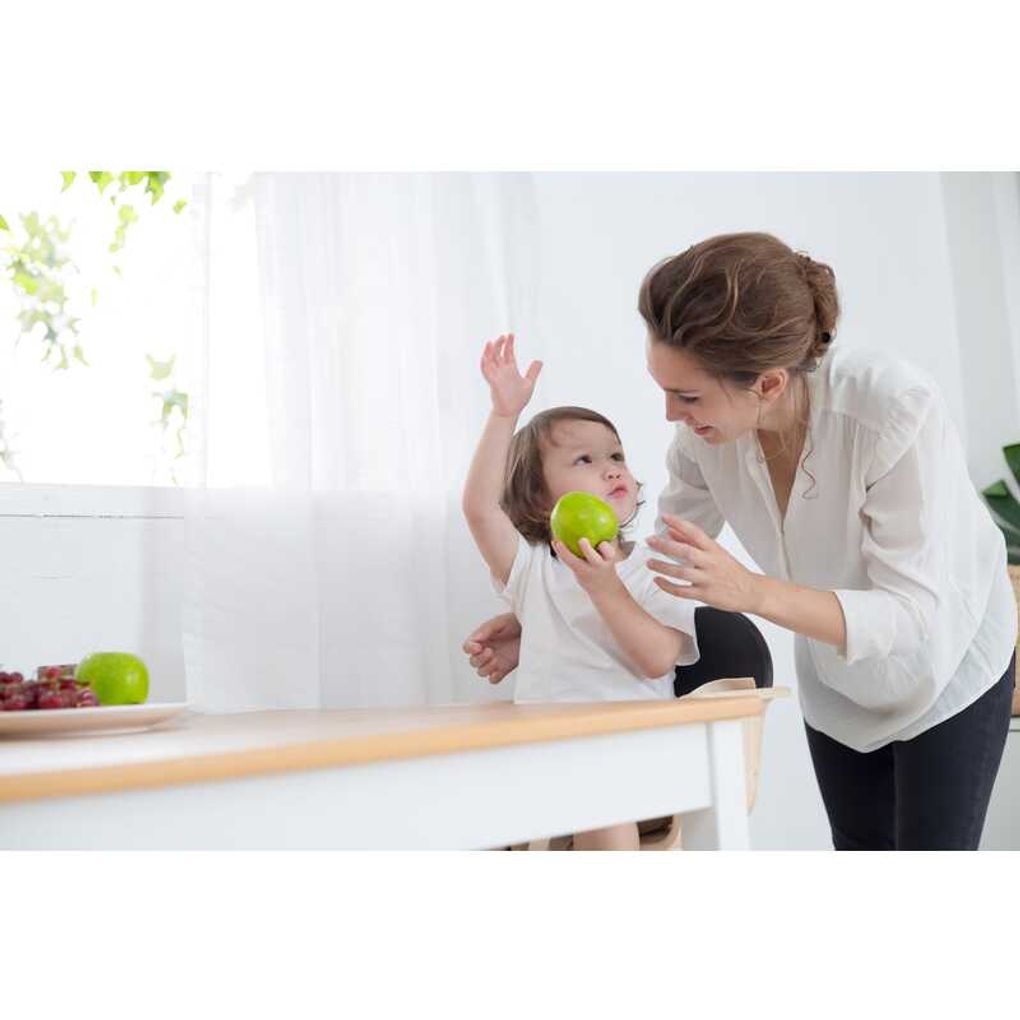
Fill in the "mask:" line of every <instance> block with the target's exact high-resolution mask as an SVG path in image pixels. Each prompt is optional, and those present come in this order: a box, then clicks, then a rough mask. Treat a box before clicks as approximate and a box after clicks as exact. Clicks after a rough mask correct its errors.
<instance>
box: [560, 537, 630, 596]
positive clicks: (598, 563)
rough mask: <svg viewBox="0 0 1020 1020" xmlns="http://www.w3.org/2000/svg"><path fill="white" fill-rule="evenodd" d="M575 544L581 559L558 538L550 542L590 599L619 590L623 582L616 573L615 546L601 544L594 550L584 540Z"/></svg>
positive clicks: (616, 553)
mask: <svg viewBox="0 0 1020 1020" xmlns="http://www.w3.org/2000/svg"><path fill="white" fill-rule="evenodd" d="M577 544H578V545H579V546H580V548H581V552H582V553H583V554H584V555H583V557H581V556H575V555H574V554H573V553H572V552H571V551H570V550H569V549H568V548H567V547H566V546H565V545H564V544H563V543H562V542H561V541H560V540H559V539H558V538H554V539H553V542H552V547H553V549H555V550H556V555H557V556H558V557H559V559H560V560H561V562H562V563H563V564H565V565H566V566H568V567H569V568H570V569H571V570H572V571H573V573H574V577H576V578H577V583H578V584H579V585H580V586H581V587H582V588H583V589H584V590H585V591H586V592H587V593H588V594H589V595H590V596H592V597H595V596H597V595H599V594H602V593H605V592H608V591H612V590H614V589H616V588H619V587H620V586H621V584H622V583H623V582H622V581H621V580H620V575H619V574H617V572H616V561H617V559H618V558H619V553H618V551H617V548H616V546H615V545H612V544H611V543H610V542H601V543H600V544H599V547H598V548H597V549H594V548H592V544H591V542H589V541H588V539H586V538H582V539H581V540H580V541H579V542H578V543H577Z"/></svg>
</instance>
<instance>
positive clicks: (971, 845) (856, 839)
mask: <svg viewBox="0 0 1020 1020" xmlns="http://www.w3.org/2000/svg"><path fill="white" fill-rule="evenodd" d="M1015 676H1016V654H1015V653H1014V655H1013V658H1012V660H1011V661H1010V664H1009V667H1008V668H1007V670H1006V672H1005V673H1004V674H1003V676H1002V679H1001V680H999V681H998V682H997V683H996V684H995V686H994V687H992V688H991V689H990V690H988V691H986V692H985V693H984V694H982V695H981V697H980V698H978V699H977V701H975V702H974V703H973V704H971V705H969V706H968V707H967V708H965V709H964V710H963V711H962V712H958V713H957V714H956V715H954V716H951V717H950V718H948V719H946V720H945V721H944V722H941V723H939V724H938V725H937V726H933V727H932V728H931V729H930V730H926V731H925V732H924V733H920V734H918V735H917V736H916V737H914V738H913V739H911V740H896V741H893V742H892V743H891V744H886V745H885V747H880V748H878V749H877V750H875V751H869V752H867V753H865V754H862V753H861V752H859V751H852V750H851V749H850V748H849V747H846V746H845V745H843V744H840V743H839V742H838V741H835V740H833V739H832V738H831V737H827V736H826V735H825V734H823V733H819V732H818V731H817V730H814V729H812V728H811V727H810V726H807V736H808V747H809V748H810V751H811V760H812V762H813V763H814V768H815V775H816V777H817V778H818V786H819V789H820V790H821V793H822V800H823V801H824V803H825V811H826V813H827V814H828V816H829V825H830V826H831V827H832V845H833V846H834V847H835V848H836V849H837V850H976V849H977V848H978V843H980V841H981V830H982V828H983V827H984V824H985V813H986V811H987V810H988V801H989V799H990V798H991V795H992V786H993V785H994V783H995V776H996V774H997V773H998V771H999V762H1000V761H1001V760H1002V752H1003V748H1004V747H1005V745H1006V734H1007V732H1008V730H1009V718H1010V711H1011V704H1012V700H1013V686H1014V682H1015ZM805 725H806V724H805Z"/></svg>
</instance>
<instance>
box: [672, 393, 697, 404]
mask: <svg viewBox="0 0 1020 1020" xmlns="http://www.w3.org/2000/svg"><path fill="white" fill-rule="evenodd" d="M676 399H677V400H679V401H680V403H681V404H696V403H697V402H698V398H697V397H682V396H680V394H679V393H678V394H676Z"/></svg>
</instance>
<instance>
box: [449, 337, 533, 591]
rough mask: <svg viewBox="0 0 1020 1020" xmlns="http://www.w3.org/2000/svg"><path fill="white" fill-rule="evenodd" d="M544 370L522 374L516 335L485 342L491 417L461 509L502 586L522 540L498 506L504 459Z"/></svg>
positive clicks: (465, 487)
mask: <svg viewBox="0 0 1020 1020" xmlns="http://www.w3.org/2000/svg"><path fill="white" fill-rule="evenodd" d="M541 370H542V363H541V362H540V361H533V362H532V363H531V365H530V366H529V368H528V371H527V373H526V374H525V375H523V376H522V375H521V373H520V372H519V371H518V368H517V359H516V358H515V357H514V337H513V334H512V333H510V334H508V335H506V336H501V337H500V338H499V339H498V340H496V341H494V342H490V343H487V344H486V345H485V350H484V351H483V352H482V375H483V376H484V377H485V380H486V382H488V384H489V389H490V392H491V394H492V413H491V414H490V415H489V420H488V421H487V422H486V424H485V429H484V430H483V431H482V437H481V439H479V441H478V446H477V448H476V449H475V455H474V458H473V459H472V461H471V468H470V470H469V471H468V476H467V481H466V482H465V483H464V495H463V499H462V502H461V505H462V507H463V510H464V517H465V518H466V519H467V523H468V527H469V528H470V529H471V534H472V536H473V537H474V540H475V544H476V545H477V546H478V551H479V552H480V553H481V554H482V558H483V559H484V560H485V562H486V563H487V564H488V566H489V569H490V570H491V571H492V573H493V575H494V576H495V577H497V578H498V579H499V580H500V582H501V583H503V584H505V583H506V580H507V578H508V577H509V576H510V568H511V567H512V566H513V562H514V556H515V554H516V552H517V542H518V540H519V538H520V536H519V535H518V533H517V529H516V528H515V527H514V526H513V523H512V522H511V520H510V518H509V517H507V515H506V513H505V511H504V510H503V508H502V507H501V506H500V505H499V501H500V497H501V496H502V494H503V478H504V474H505V472H506V458H507V454H508V453H509V451H510V440H511V439H512V438H513V434H514V429H515V428H516V427H517V418H518V416H519V415H520V413H521V411H523V410H524V408H525V407H526V406H527V403H528V401H529V400H530V399H531V394H532V392H533V391H534V389H535V380H536V379H538V373H539V372H540V371H541Z"/></svg>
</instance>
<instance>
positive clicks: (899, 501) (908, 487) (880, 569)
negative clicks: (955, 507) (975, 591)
mask: <svg viewBox="0 0 1020 1020" xmlns="http://www.w3.org/2000/svg"><path fill="white" fill-rule="evenodd" d="M944 442H945V417H944V414H943V412H942V409H941V407H940V405H939V403H938V401H937V400H936V399H935V398H934V395H933V394H932V392H931V391H930V390H928V389H926V388H924V387H918V388H914V389H911V390H908V391H907V392H906V393H904V394H902V395H901V397H900V399H899V400H898V401H897V404H896V406H895V408H894V411H893V413H892V414H891V415H890V419H889V421H888V422H887V423H886V426H885V427H884V428H883V430H882V433H881V435H880V436H879V437H878V438H877V440H876V443H875V450H874V456H873V458H872V462H871V468H870V470H869V471H868V475H867V478H866V479H865V485H866V496H865V500H864V505H863V507H862V509H861V514H862V516H863V518H864V542H863V548H862V550H861V551H862V554H863V558H864V562H865V566H866V571H867V575H868V579H869V581H870V582H871V586H870V587H869V588H867V589H864V590H859V589H837V590H836V592H835V595H836V597H837V598H838V599H839V602H840V605H841V607H842V610H843V617H844V619H845V621H846V646H845V649H843V650H842V652H841V657H842V658H844V659H845V661H846V662H847V664H853V663H855V662H859V661H861V660H866V659H882V658H885V657H888V656H892V655H909V654H912V653H914V652H916V651H917V650H918V649H920V648H921V647H922V646H923V645H924V644H925V643H926V642H927V641H928V640H930V637H931V631H932V625H933V621H934V619H935V616H936V612H937V609H938V603H939V595H940V592H941V591H942V590H943V588H942V586H943V584H944V578H943V564H944V557H943V553H942V550H943V549H944V548H945V545H946V543H948V542H952V541H953V536H952V535H950V534H946V531H947V530H948V528H949V525H948V519H947V517H946V515H945V514H944V513H943V511H942V508H943V507H945V506H947V505H948V504H949V502H950V500H949V499H947V498H944V495H943V493H942V487H943V486H944V485H945V484H946V481H945V479H944V478H943V477H942V476H943V475H944V474H945V472H943V471H941V470H940V451H941V449H942V444H943V443H944Z"/></svg>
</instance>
